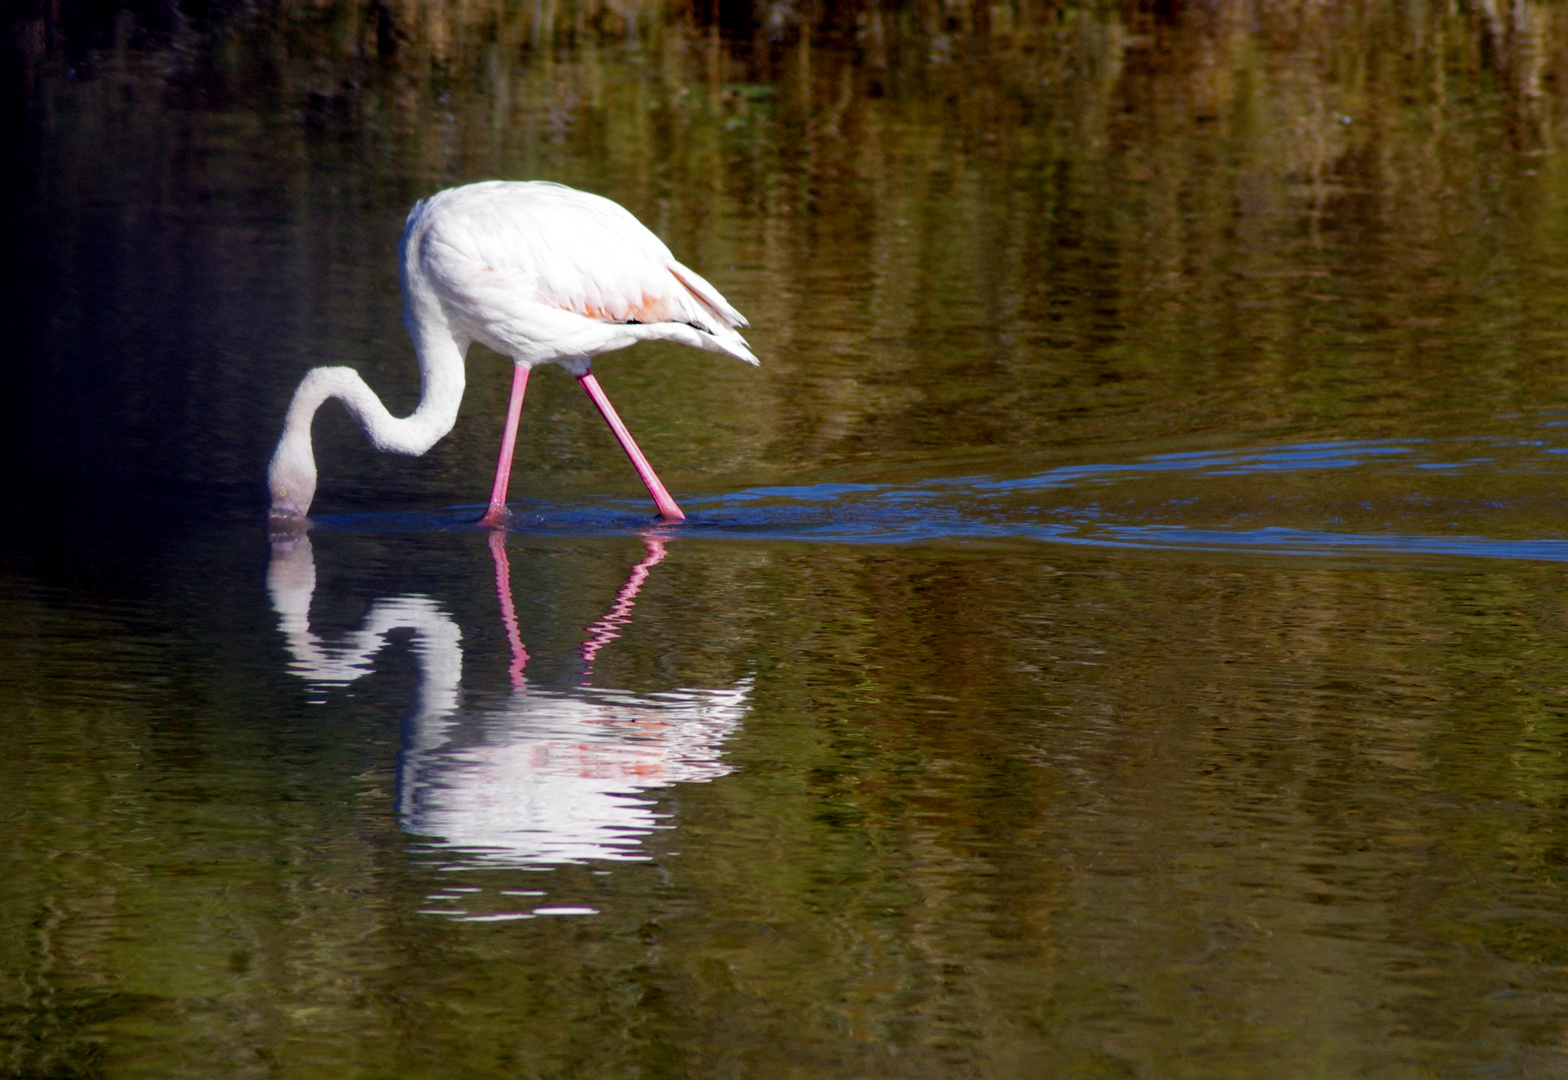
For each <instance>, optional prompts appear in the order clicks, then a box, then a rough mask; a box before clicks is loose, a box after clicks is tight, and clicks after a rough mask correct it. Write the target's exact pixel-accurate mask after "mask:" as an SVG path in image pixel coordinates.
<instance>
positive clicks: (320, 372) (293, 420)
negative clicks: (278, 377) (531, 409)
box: [267, 281, 468, 515]
mask: <svg viewBox="0 0 1568 1080" xmlns="http://www.w3.org/2000/svg"><path fill="white" fill-rule="evenodd" d="M409 284H411V283H409V282H407V281H405V289H404V304H405V322H406V324H407V325H408V329H409V334H410V336H411V337H412V338H413V339H414V351H415V353H416V355H417V356H418V358H419V405H418V407H417V408H415V409H414V411H413V413H412V414H411V415H409V416H405V417H397V416H393V415H392V414H391V413H390V412H388V411H387V407H386V406H385V405H383V404H382V403H381V399H380V398H379V397H377V396H376V393H375V391H374V390H372V389H370V387H369V386H368V385H367V384H366V383H365V380H364V379H362V378H360V376H359V372H357V371H355V370H354V369H353V368H347V367H321V368H312V369H311V370H310V371H308V372H307V373H306V374H305V378H304V379H302V380H301V381H300V384H299V387H298V388H297V389H296V390H295V391H294V399H293V401H291V402H290V403H289V411H288V416H287V417H286V419H285V420H284V424H283V437H282V438H281V439H279V440H278V447H277V449H276V450H275V451H273V454H272V461H271V463H270V464H269V465H268V466H267V488H268V491H269V493H270V494H271V496H272V508H273V512H274V513H275V514H299V515H303V514H304V513H305V512H306V511H308V510H309V509H310V503H311V501H312V499H314V498H315V494H316V458H315V451H314V449H313V447H312V445H311V438H310V426H311V421H312V420H314V419H315V416H316V410H317V409H319V408H321V406H322V405H323V404H325V403H326V401H327V400H328V399H329V398H337V399H338V400H339V401H341V402H342V403H343V405H344V407H345V408H346V409H347V410H348V412H349V415H350V416H352V417H353V418H354V419H355V420H357V421H358V422H359V426H360V427H362V428H363V429H364V431H365V435H366V436H367V437H368V438H369V439H370V442H371V445H372V446H374V447H375V448H376V449H378V450H389V451H391V452H392V453H395V454H410V455H415V456H417V455H419V454H423V453H424V452H425V451H426V450H429V449H430V448H431V447H432V446H434V445H435V444H436V442H437V441H438V440H440V439H441V437H442V436H444V435H445V434H446V433H447V432H449V431H451V430H452V425H453V424H455V423H456V422H457V409H458V406H459V405H461V404H462V401H463V386H464V375H463V359H464V355H465V354H466V353H467V346H468V342H467V341H466V340H465V339H461V338H458V337H456V336H454V335H453V334H452V332H451V330H450V329H449V328H448V327H447V326H446V325H445V320H444V319H441V318H440V316H439V314H437V313H436V312H431V311H429V310H428V309H427V305H426V304H423V303H420V301H421V300H424V299H426V298H424V297H419V296H417V295H411V293H417V291H418V290H417V286H416V287H415V289H414V290H410V289H409V288H408V285H409ZM432 315H434V317H432ZM434 323H439V325H432V324H434Z"/></svg>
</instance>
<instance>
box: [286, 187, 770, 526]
mask: <svg viewBox="0 0 1568 1080" xmlns="http://www.w3.org/2000/svg"><path fill="white" fill-rule="evenodd" d="M398 259H399V268H400V272H399V280H400V282H401V285H402V289H403V325H404V327H405V328H407V330H408V335H409V337H410V338H412V339H413V342H414V354H415V356H416V357H417V358H418V360H419V405H418V407H417V408H415V409H414V411H413V413H412V414H411V415H409V416H406V417H402V418H399V417H395V416H393V415H392V414H391V413H390V412H388V411H387V408H386V406H385V405H383V404H382V403H381V399H380V398H378V397H377V396H376V394H375V392H374V391H373V390H371V389H370V387H369V386H368V385H367V384H366V383H365V380H364V379H362V378H360V375H359V373H358V372H357V371H355V370H354V369H353V368H348V367H318V368H312V369H311V370H310V371H308V372H306V373H305V377H304V379H302V380H301V381H300V384H299V386H298V388H296V389H295V391H294V398H293V400H292V401H291V402H290V403H289V409H288V414H287V416H286V418H285V420H284V423H283V435H282V437H281V438H280V439H279V440H278V446H277V449H276V450H275V451H273V454H272V460H271V461H270V462H269V463H268V465H267V488H268V491H269V493H270V495H271V498H272V506H271V511H270V515H269V516H270V519H271V521H272V522H273V524H274V525H275V526H282V527H283V528H284V529H285V530H292V529H294V528H297V527H298V526H299V524H300V523H302V522H303V521H304V519H305V514H306V513H307V512H308V511H309V510H310V504H311V501H312V500H313V499H314V498H315V495H316V458H315V453H314V451H313V449H312V447H311V439H310V425H311V421H312V420H313V419H314V417H315V415H316V410H317V409H319V408H320V407H321V406H322V405H323V404H324V403H325V402H326V401H327V400H328V399H330V398H337V399H338V400H339V401H341V402H343V405H344V407H345V408H347V409H348V411H349V414H350V415H351V416H353V417H354V419H355V420H357V421H358V422H359V425H360V426H361V427H362V428H364V430H365V435H366V436H367V437H368V438H369V439H370V442H371V445H373V446H375V447H376V449H378V450H388V451H391V452H392V453H396V454H410V455H413V456H416V457H417V456H418V455H420V454H423V453H424V452H425V451H426V450H429V449H430V448H431V447H432V446H434V445H435V444H436V443H437V442H438V441H439V440H440V439H441V438H442V436H444V435H446V433H447V432H449V431H451V430H452V425H453V424H454V423H456V421H457V409H458V406H459V405H460V404H461V403H462V400H463V384H464V370H463V366H464V358H465V356H466V355H467V352H468V346H469V344H470V343H472V342H475V341H477V342H479V343H481V344H483V345H485V346H488V347H489V348H491V349H494V350H495V351H496V352H499V353H501V354H503V355H506V356H510V357H511V358H512V392H511V399H510V400H509V402H508V403H507V411H506V426H505V429H504V432H503V434H502V437H501V452H500V455H499V458H498V459H497V461H496V468H495V483H494V484H493V485H492V487H491V491H490V505H489V508H488V509H487V510H486V511H485V514H484V516H483V517H482V518H480V524H481V525H485V526H488V527H492V528H501V527H504V526H505V525H506V523H507V521H508V520H509V516H510V515H509V513H508V511H507V508H506V488H507V481H508V480H509V479H510V477H511V473H512V452H513V449H514V447H515V446H516V441H517V422H518V417H519V415H520V413H521V411H522V407H523V394H524V391H525V390H526V389H527V386H528V373H529V371H530V370H532V369H533V368H535V367H537V366H539V365H540V364H557V365H559V366H560V367H562V368H564V369H566V371H568V372H569V373H570V374H572V375H573V376H575V377H576V379H577V381H578V383H579V384H580V385H581V386H582V388H583V390H584V391H585V392H586V393H587V395H588V397H589V399H590V400H591V401H592V402H593V403H594V406H595V407H596V408H597V409H598V410H599V414H600V415H601V416H603V417H604V420H605V422H606V423H607V424H609V425H610V430H611V431H612V432H614V433H615V437H616V439H617V440H618V441H619V442H620V444H621V448H622V449H623V450H625V451H626V456H627V457H628V458H630V459H631V462H632V465H633V467H635V468H636V470H637V475H638V476H639V477H641V478H642V482H643V483H644V484H645V485H646V486H647V488H648V493H649V494H650V495H652V496H653V501H654V503H655V504H656V505H657V506H658V508H659V516H660V517H661V518H663V519H664V520H666V521H683V520H685V517H686V515H685V514H683V513H681V508H680V507H679V506H677V505H676V504H675V500H674V499H672V498H670V493H669V491H668V490H666V489H665V486H664V484H663V482H662V481H661V480H660V479H659V476H658V474H657V473H655V472H654V471H653V467H652V466H651V465H649V464H648V459H647V458H646V457H644V456H643V452H642V450H640V449H639V448H638V446H637V443H636V441H635V440H634V439H633V438H632V436H631V432H629V431H627V430H626V425H625V424H623V423H622V422H621V418H620V416H618V415H617V414H616V411H615V407H614V406H613V405H611V404H610V399H609V398H608V397H606V396H605V393H604V390H603V388H601V387H600V385H599V381H598V380H597V379H596V378H594V375H593V372H592V370H590V367H591V365H592V363H593V358H594V357H595V356H598V355H599V354H600V353H607V352H612V351H614V350H616V349H624V348H626V347H627V346H628V345H634V344H636V343H637V342H639V341H678V342H680V343H681V344H683V345H691V346H694V347H696V348H699V349H707V350H709V351H710V352H718V353H724V354H725V355H727V356H733V357H735V358H736V359H738V360H744V361H746V362H747V363H749V364H756V363H757V358H756V357H755V356H753V355H752V353H751V349H750V348H749V347H748V346H747V344H746V340H745V338H743V337H741V336H740V334H739V333H738V332H737V330H736V328H737V327H741V326H745V325H747V323H746V319H745V317H744V316H742V315H741V313H740V312H738V311H736V310H735V308H734V307H732V306H731V305H730V303H729V301H727V300H725V299H724V297H723V296H722V295H720V293H719V291H718V290H717V289H715V288H714V287H713V286H712V285H710V284H708V282H707V281H705V280H704V279H703V278H702V276H701V275H699V274H697V273H696V272H695V271H693V270H691V269H689V268H687V267H685V266H682V265H681V264H680V263H679V262H677V261H676V260H675V256H673V255H672V254H670V249H669V248H668V247H666V246H665V244H664V242H663V241H662V240H660V239H659V238H658V237H657V236H655V235H654V234H653V233H652V232H650V231H649V230H648V229H647V227H646V226H644V225H643V224H642V223H641V222H640V221H638V220H637V219H636V218H635V217H633V216H632V214H631V212H630V211H628V210H627V209H626V208H625V207H623V206H621V205H620V204H619V203H615V202H612V201H611V200H609V199H606V198H604V197H602V196H599V195H593V194H590V193H588V192H586V191H578V190H576V189H574V188H569V187H566V186H565V185H563V184H555V183H550V182H548V181H544V180H531V181H522V182H518V181H506V180H489V181H485V182H483V183H477V184H467V185H465V186H463V187H455V188H449V189H447V190H446V191H442V192H439V193H438V194H435V195H432V196H431V197H430V198H428V199H425V200H423V201H421V202H417V203H415V204H414V208H413V210H411V211H410V212H409V215H408V221H407V223H406V224H405V225H404V227H403V240H402V244H401V247H400V248H399V255H398Z"/></svg>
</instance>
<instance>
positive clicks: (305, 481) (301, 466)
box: [267, 436, 316, 521]
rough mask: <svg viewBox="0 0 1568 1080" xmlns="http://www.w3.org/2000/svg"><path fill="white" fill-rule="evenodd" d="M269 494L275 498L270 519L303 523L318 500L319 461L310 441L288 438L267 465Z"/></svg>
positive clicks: (279, 444)
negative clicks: (317, 471)
mask: <svg viewBox="0 0 1568 1080" xmlns="http://www.w3.org/2000/svg"><path fill="white" fill-rule="evenodd" d="M267 493H268V495H270V496H271V498H272V509H271V511H270V512H269V514H268V516H269V517H270V518H272V519H273V520H274V521H277V520H279V519H293V520H303V519H304V517H305V514H306V513H307V512H309V510H310V504H311V500H313V499H314V498H315V497H316V460H315V457H314V456H313V455H312V454H311V451H310V443H309V441H308V440H299V439H290V438H288V437H286V436H285V438H284V439H283V441H282V442H280V443H278V449H277V450H276V451H275V452H274V453H273V455H272V461H271V462H270V463H268V465H267Z"/></svg>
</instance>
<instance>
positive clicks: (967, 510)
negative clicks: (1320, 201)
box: [316, 440, 1568, 561]
mask: <svg viewBox="0 0 1568 1080" xmlns="http://www.w3.org/2000/svg"><path fill="white" fill-rule="evenodd" d="M1482 442H1483V441H1482V440H1470V441H1458V442H1448V443H1446V444H1443V445H1441V446H1440V445H1436V444H1434V443H1432V442H1428V441H1406V442H1397V443H1396V442H1392V441H1364V442H1335V443H1302V444H1295V445H1289V446H1280V447H1270V448H1264V449H1246V450H1239V451H1234V452H1230V453H1218V452H1201V453H1179V454H1161V455H1153V456H1149V457H1146V458H1142V459H1138V460H1135V461H1130V462H1114V463H1103V464H1079V465H1070V466H1062V467H1059V468H1054V469H1049V470H1046V471H1044V472H1040V473H1036V474H1033V475H1028V476H1020V477H997V476H964V477H956V478H944V479H936V480H928V481H919V482H913V483H903V484H866V483H821V484H802V485H794V486H769V487H754V488H748V489H744V490H741V491H736V492H731V493H727V494H721V495H704V496H687V497H685V498H682V499H681V503H682V505H683V507H684V508H685V510H686V512H687V515H688V520H687V521H686V522H685V523H684V524H683V525H680V526H664V525H660V524H658V523H656V522H653V521H651V520H650V517H649V514H648V513H647V503H646V501H645V500H643V499H632V498H624V497H617V498H597V499H595V498H590V499H584V500H581V501H577V502H574V503H549V502H543V501H520V502H517V503H514V504H513V507H512V508H513V513H514V520H513V524H512V531H513V532H517V533H522V534H536V535H583V536H616V535H634V534H639V533H646V532H648V531H649V530H650V528H653V529H657V530H660V531H663V530H665V529H668V531H669V533H670V535H672V536H675V535H680V536H688V537H706V538H722V539H735V540H778V541H796V542H831V543H857V544H911V543H924V542H939V541H947V542H953V541H958V542H964V541H996V540H1025V541H1034V542H1041V543H1053V544H1075V545H1088V546H1098V547H1118V548H1178V549H1186V550H1211V551H1227V552H1258V553H1271V554H1288V555H1338V556H1345V555H1358V554H1379V555H1388V554H1408V555H1421V556H1452V557H1467V558H1477V557H1479V558H1489V559H1533V560H1547V561H1568V538H1563V537H1558V536H1556V535H1552V534H1553V533H1554V532H1555V523H1556V520H1557V508H1556V505H1555V499H1556V496H1555V494H1551V495H1549V498H1550V499H1551V500H1553V504H1552V505H1551V506H1548V505H1547V504H1546V503H1545V502H1544V501H1543V500H1542V499H1541V498H1540V497H1536V498H1535V499H1534V500H1533V503H1534V505H1535V511H1534V512H1533V513H1532V512H1531V510H1530V509H1529V507H1528V506H1521V505H1520V504H1519V503H1518V502H1517V501H1516V502H1514V503H1510V502H1508V501H1507V500H1504V499H1501V498H1499V497H1495V496H1494V494H1493V489H1494V487H1495V484H1494V483H1493V481H1495V479H1496V477H1497V476H1500V475H1502V474H1514V475H1515V476H1516V477H1517V476H1518V475H1525V476H1533V475H1544V476H1555V475H1556V474H1557V473H1558V471H1559V470H1560V468H1561V466H1560V464H1559V463H1558V460H1557V458H1556V457H1555V455H1557V454H1558V453H1559V452H1560V449H1561V448H1558V447H1551V446H1545V445H1543V444H1541V443H1539V442H1517V443H1509V444H1502V443H1500V442H1496V441H1491V442H1485V443H1484V445H1482V446H1479V447H1478V445H1477V444H1478V443H1482ZM1477 449H1481V450H1482V451H1483V453H1481V454H1477V453H1476V450H1477ZM1481 470H1488V471H1487V472H1485V473H1481V472H1480V471H1481ZM1315 473H1341V474H1350V473H1354V474H1356V476H1357V477H1358V479H1356V480H1354V481H1349V480H1347V479H1346V478H1345V477H1343V476H1341V477H1336V478H1334V481H1333V483H1329V482H1327V481H1325V480H1324V479H1323V478H1320V477H1314V476H1312V474H1315ZM1455 473H1466V475H1472V474H1473V480H1474V482H1473V483H1472V484H1471V485H1469V487H1470V492H1469V493H1462V494H1460V495H1454V494H1452V493H1447V494H1444V493H1438V494H1433V493H1431V492H1426V491H1421V490H1417V491H1415V492H1413V493H1412V492H1411V490H1410V488H1411V486H1415V487H1417V488H1419V487H1420V485H1421V484H1423V483H1433V482H1441V481H1443V480H1444V479H1445V478H1447V477H1451V476H1453V475H1454V474H1455ZM1221 482H1224V486H1223V495H1224V499H1223V506H1222V507H1221V508H1220V509H1218V510H1217V509H1215V507H1214V506H1213V505H1210V506H1208V507H1207V508H1205V507H1204V506H1195V505H1194V504H1198V503H1200V502H1202V501H1203V499H1202V498H1201V496H1210V497H1211V498H1210V503H1218V502H1219V500H1217V499H1215V498H1213V496H1215V492H1216V491H1217V490H1219V489H1217V488H1216V486H1215V485H1217V484H1220V483H1221ZM1390 484H1393V485H1395V487H1394V488H1393V489H1392V490H1394V491H1395V492H1397V493H1396V494H1393V495H1390V494H1389V491H1390V490H1391V489H1390V487H1389V485H1390ZM1401 484H1403V485H1404V486H1399V485H1401ZM1289 485H1294V487H1293V488H1290V487H1289ZM1287 489H1289V490H1292V491H1293V492H1294V499H1295V501H1294V502H1291V501H1290V500H1287V499H1279V500H1278V501H1275V499H1276V494H1278V493H1280V492H1283V491H1286V490H1287ZM1302 489H1305V490H1306V492H1307V493H1306V494H1302ZM1372 489H1375V494H1373V493H1370V492H1371V491H1372ZM1483 489H1484V490H1485V491H1486V492H1487V494H1486V496H1485V497H1482V495H1481V494H1480V493H1481V491H1482V490H1483ZM1303 504H1306V506H1305V509H1303ZM1346 507H1349V508H1350V509H1351V511H1353V512H1354V513H1357V514H1360V515H1362V516H1367V515H1371V516H1373V517H1377V518H1379V521H1378V524H1379V525H1381V526H1382V528H1379V529H1372V530H1368V529H1364V528H1356V527H1354V526H1351V527H1347V528H1346V529H1339V528H1336V527H1335V526H1338V525H1340V524H1342V523H1344V521H1345V518H1344V516H1342V515H1343V511H1344V508H1346ZM482 509H483V508H482V507H480V506H477V505H476V506H458V507H451V508H448V509H446V510H442V511H438V512H435V513H393V514H355V515H326V516H323V517H320V518H318V519H317V521H316V524H317V527H319V528H321V529H324V530H327V531H349V532H427V531H449V530H461V529H468V528H472V527H474V525H473V523H474V521H475V519H476V518H477V517H478V515H479V514H480V512H481V511H482ZM1205 514H1207V515H1208V517H1207V519H1205V518H1204V515H1205ZM1216 514H1217V515H1218V519H1217V520H1216V516H1215V515H1216ZM1461 517H1462V518H1465V519H1466V520H1467V522H1468V524H1469V526H1470V529H1469V530H1459V528H1458V526H1459V522H1458V521H1455V520H1450V519H1452V518H1461ZM1151 519H1154V520H1152V521H1151ZM1358 524H1359V522H1358ZM1476 528H1479V529H1480V534H1477V533H1476V532H1475V531H1474V530H1475V529H1476ZM1434 530H1441V531H1434ZM1488 533H1490V534H1492V535H1487V534H1488ZM1505 534H1511V535H1505ZM1521 534H1523V535H1521Z"/></svg>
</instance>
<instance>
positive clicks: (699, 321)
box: [410, 182, 746, 339]
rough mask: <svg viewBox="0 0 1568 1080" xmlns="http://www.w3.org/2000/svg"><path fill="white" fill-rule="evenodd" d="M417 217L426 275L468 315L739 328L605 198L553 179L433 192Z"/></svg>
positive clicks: (703, 284)
mask: <svg viewBox="0 0 1568 1080" xmlns="http://www.w3.org/2000/svg"><path fill="white" fill-rule="evenodd" d="M418 213H419V211H418V210H416V214H418ZM423 217H424V229H423V233H422V235H421V236H420V237H419V238H418V243H419V246H420V258H421V261H422V263H423V265H424V267H425V269H426V271H427V272H428V273H429V274H430V275H431V277H432V279H433V280H435V281H436V282H437V283H438V284H439V285H440V286H441V287H442V291H443V293H444V294H445V299H447V300H448V302H450V303H455V304H457V305H458V306H460V307H461V308H463V309H465V312H466V313H468V314H470V315H472V316H474V317H478V318H493V317H496V316H502V317H506V316H507V315H516V314H520V312H519V311H517V310H516V309H517V308H518V307H519V305H525V304H540V305H544V306H546V307H549V308H554V309H557V310H560V311H566V312H572V313H574V314H577V315H581V316H585V317H587V318H590V319H597V320H600V321H603V322H610V323H662V322H673V323H685V324H687V325H690V326H693V327H695V328H697V329H698V330H701V331H704V332H706V333H708V334H712V335H715V336H719V337H725V338H737V339H738V338H739V335H738V334H736V333H735V332H734V328H735V327H737V326H744V325H746V320H745V319H744V318H743V317H742V316H741V314H740V312H738V311H736V310H735V309H734V308H733V307H732V306H731V305H730V304H729V302H728V301H726V300H725V299H724V297H723V296H722V295H720V294H719V292H718V290H717V289H715V288H714V287H713V286H712V285H710V284H709V283H708V282H707V281H705V280H703V278H702V277H701V276H700V275H698V274H697V273H695V272H694V271H692V270H690V269H688V268H687V267H685V266H682V265H681V264H680V263H679V262H677V261H676V260H675V257H674V256H673V255H671V254H670V250H669V248H667V247H666V246H665V245H664V242H663V241H661V240H660V239H659V238H658V237H657V236H655V235H654V234H653V233H652V232H650V231H649V230H648V229H647V228H646V227H644V226H643V224H642V223H641V222H639V221H638V220H637V219H636V218H635V217H633V216H632V215H631V213H630V212H629V211H627V210H626V209H624V208H623V207H621V206H620V205H618V204H617V203H614V202H611V201H610V200H609V199H605V198H601V197H599V196H597V195H590V194H588V193H586V192H581V191H577V190H574V189H572V188H568V187H563V186H561V185H559V184H548V183H528V184H515V183H502V182H496V183H492V184H475V185H470V186H469V187H466V188H460V189H454V190H453V191H450V192H443V193H442V194H440V195H437V196H435V197H434V198H432V199H431V200H430V201H429V202H428V203H426V204H424V210H423ZM410 225H411V228H413V227H414V220H413V218H412V217H411V219H410Z"/></svg>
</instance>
